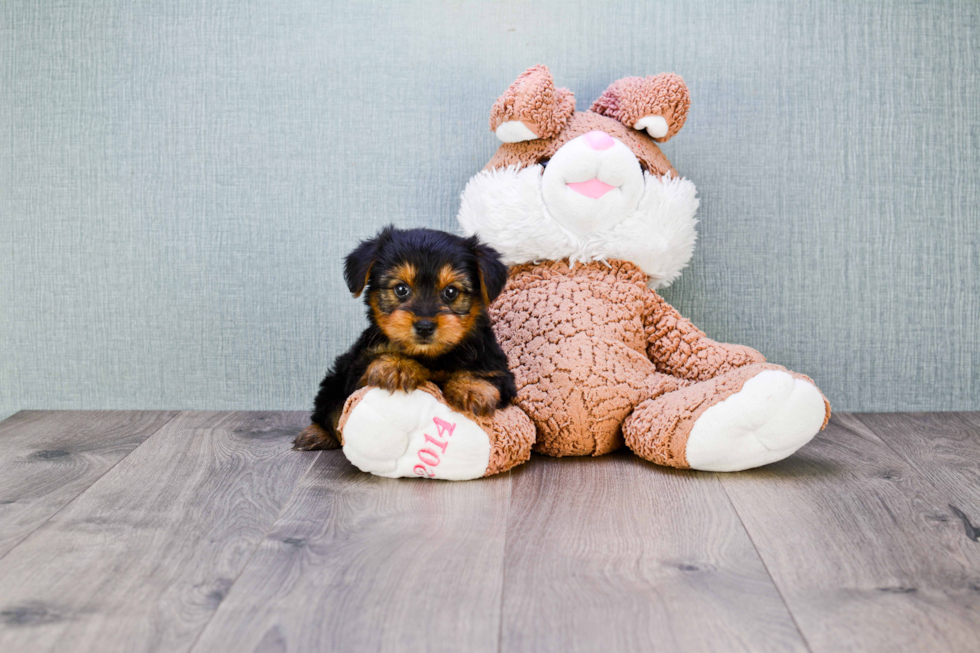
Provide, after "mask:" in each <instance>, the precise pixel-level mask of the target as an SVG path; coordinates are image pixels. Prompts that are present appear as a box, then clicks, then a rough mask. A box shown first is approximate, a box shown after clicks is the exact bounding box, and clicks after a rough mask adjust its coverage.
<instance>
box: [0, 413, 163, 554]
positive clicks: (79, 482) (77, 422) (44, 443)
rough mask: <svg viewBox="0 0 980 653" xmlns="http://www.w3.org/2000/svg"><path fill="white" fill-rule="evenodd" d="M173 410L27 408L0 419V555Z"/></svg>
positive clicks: (60, 506) (49, 515) (114, 462)
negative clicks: (46, 409) (59, 409)
mask: <svg viewBox="0 0 980 653" xmlns="http://www.w3.org/2000/svg"><path fill="white" fill-rule="evenodd" d="M176 414H177V413H176V412H173V411H170V412H166V411H88V410H70V411H36V410H31V411H28V410H25V411H21V412H19V413H17V414H15V415H12V416H11V417H9V418H8V419H6V420H4V421H3V422H2V423H0V558H2V557H3V556H4V555H5V554H6V553H7V552H8V551H10V549H12V548H13V547H14V546H15V545H16V544H17V543H19V542H21V541H23V540H24V538H26V537H27V536H28V535H30V534H31V533H32V532H33V531H34V529H36V528H37V527H38V526H40V525H41V524H43V523H44V522H45V521H47V519H48V518H49V517H51V515H53V514H55V513H56V512H58V511H59V510H61V508H63V507H64V506H65V505H66V504H67V503H68V502H70V501H71V500H72V499H74V498H75V497H77V496H78V495H79V494H80V493H81V492H82V491H84V490H85V489H86V488H88V487H89V486H90V485H92V483H94V482H95V481H97V480H98V479H99V477H101V476H102V475H103V474H105V473H106V471H108V470H109V469H111V468H112V466H113V465H115V464H116V463H118V462H119V461H120V460H122V459H123V458H124V457H125V456H126V455H128V454H129V452H131V451H132V450H133V449H135V448H136V447H137V446H139V445H140V443H142V442H143V441H144V440H146V439H147V438H148V437H150V436H151V435H152V434H153V433H155V432H156V431H157V430H158V429H159V428H160V427H162V426H163V425H164V424H166V423H167V421H169V420H170V419H172V418H173V417H174V415H176Z"/></svg>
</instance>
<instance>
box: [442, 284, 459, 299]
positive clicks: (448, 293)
mask: <svg viewBox="0 0 980 653" xmlns="http://www.w3.org/2000/svg"><path fill="white" fill-rule="evenodd" d="M458 296H459V290H458V289H457V288H455V287H454V286H449V287H448V288H446V289H445V290H443V291H442V297H443V299H445V300H446V301H447V302H451V301H453V300H454V299H456V298H457V297H458Z"/></svg>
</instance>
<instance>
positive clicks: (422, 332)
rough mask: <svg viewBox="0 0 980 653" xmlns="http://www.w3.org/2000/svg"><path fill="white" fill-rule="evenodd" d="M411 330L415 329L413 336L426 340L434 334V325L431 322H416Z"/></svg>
mask: <svg viewBox="0 0 980 653" xmlns="http://www.w3.org/2000/svg"><path fill="white" fill-rule="evenodd" d="M413 328H414V329H415V335H417V336H418V337H419V338H421V339H423V340H426V339H428V338H429V337H430V336H431V335H432V334H433V333H435V332H436V323H435V322H433V321H432V320H418V321H417V322H415V324H414V325H413Z"/></svg>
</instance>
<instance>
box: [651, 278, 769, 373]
mask: <svg viewBox="0 0 980 653" xmlns="http://www.w3.org/2000/svg"><path fill="white" fill-rule="evenodd" d="M647 300H648V303H647V306H646V312H645V315H644V325H645V326H646V333H647V341H648V342H649V346H648V348H647V353H648V355H649V356H650V360H652V361H653V362H654V364H655V365H656V366H657V369H658V370H660V371H662V372H667V373H668V374H673V375H674V376H679V377H681V378H682V379H688V380H689V381H705V380H707V379H711V378H713V377H715V376H718V375H719V374H724V373H725V372H728V371H729V370H732V369H735V368H738V367H743V366H745V365H749V364H750V363H764V362H765V361H766V359H765V357H764V356H763V355H762V354H760V353H759V352H757V351H756V350H754V349H752V348H751V347H745V346H744V345H728V344H722V343H718V342H715V341H714V340H711V339H710V338H708V337H707V336H706V335H704V332H703V331H701V330H700V329H698V328H697V327H696V326H694V325H693V324H691V321H690V320H688V319H687V318H684V317H681V315H680V313H678V312H677V311H676V310H674V308H673V307H672V306H671V305H670V304H668V303H667V302H665V301H664V300H663V299H661V298H660V296H659V295H658V294H657V293H655V292H653V291H652V290H651V291H649V293H648V294H647Z"/></svg>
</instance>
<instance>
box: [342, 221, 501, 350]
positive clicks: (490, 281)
mask: <svg viewBox="0 0 980 653" xmlns="http://www.w3.org/2000/svg"><path fill="white" fill-rule="evenodd" d="M344 278H345V279H346V281H347V287H348V288H350V291H351V292H352V293H353V294H354V296H355V297H357V296H359V295H360V294H361V293H362V292H364V289H365V288H367V297H366V302H367V305H368V306H369V307H370V311H369V317H370V319H371V320H372V321H373V322H374V323H375V324H376V325H377V326H378V327H379V328H380V329H381V330H382V331H383V332H384V334H385V335H386V336H387V337H388V339H389V340H390V341H391V342H392V343H393V344H394V345H396V346H397V347H399V348H400V349H401V350H402V351H404V352H405V353H406V354H408V355H409V356H426V357H432V356H439V355H440V354H443V353H445V352H447V351H449V350H451V349H453V348H454V347H456V346H457V345H458V344H460V343H461V342H463V341H464V340H465V339H466V337H467V336H468V335H469V334H470V333H472V331H473V329H474V327H475V326H476V325H477V324H478V323H479V320H480V317H481V316H483V315H484V314H485V312H486V308H487V306H488V305H489V304H490V302H492V301H493V300H494V299H495V298H496V297H497V296H498V295H499V294H500V293H501V291H502V290H503V288H504V284H505V283H506V281H507V268H506V266H504V264H503V263H501V262H500V258H499V256H498V255H497V252H496V251H494V250H493V249H491V248H490V247H488V246H486V245H484V244H483V243H481V242H480V241H479V240H478V239H477V238H476V237H475V236H473V237H470V238H460V237H459V236H454V235H452V234H448V233H444V232H441V231H433V230H431V229H410V230H402V229H395V228H394V227H386V228H385V229H384V230H382V231H381V233H380V234H378V235H377V236H376V237H375V238H372V239H371V240H366V241H364V242H362V243H361V244H360V245H358V247H357V249H355V250H354V251H353V252H351V253H350V254H349V255H348V256H347V260H346V264H345V267H344Z"/></svg>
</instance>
